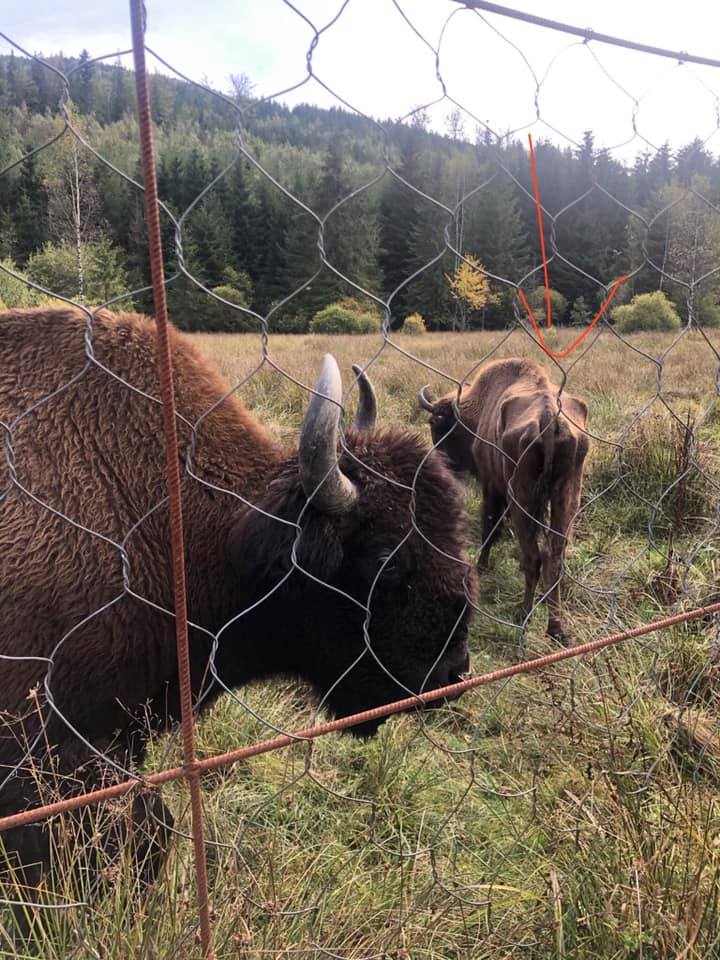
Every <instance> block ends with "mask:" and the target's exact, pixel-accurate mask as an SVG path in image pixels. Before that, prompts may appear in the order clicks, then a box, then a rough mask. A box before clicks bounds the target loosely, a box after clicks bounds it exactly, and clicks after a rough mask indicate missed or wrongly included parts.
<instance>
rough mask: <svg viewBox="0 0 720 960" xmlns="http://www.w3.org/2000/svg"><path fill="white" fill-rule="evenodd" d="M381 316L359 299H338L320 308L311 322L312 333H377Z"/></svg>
mask: <svg viewBox="0 0 720 960" xmlns="http://www.w3.org/2000/svg"><path fill="white" fill-rule="evenodd" d="M380 326H381V321H380V317H379V316H378V315H377V314H376V313H373V312H371V311H369V310H368V308H367V307H366V306H365V304H362V303H359V302H358V301H357V300H351V299H349V298H347V299H344V300H338V301H336V302H335V303H331V304H329V305H328V306H327V307H324V308H323V309H322V310H318V312H317V313H316V314H315V316H314V317H313V318H312V320H311V321H310V324H309V330H310V333H377V332H378V331H379V330H380Z"/></svg>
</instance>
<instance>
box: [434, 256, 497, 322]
mask: <svg viewBox="0 0 720 960" xmlns="http://www.w3.org/2000/svg"><path fill="white" fill-rule="evenodd" d="M463 257H464V259H462V260H461V261H460V262H459V263H458V266H457V268H456V270H455V272H454V273H453V274H447V273H446V274H445V279H446V280H447V282H448V284H449V286H450V293H451V294H452V297H453V299H454V300H455V303H456V304H457V307H458V314H457V318H456V320H457V322H454V323H453V329H456V328H457V329H460V330H465V329H466V328H467V325H468V320H469V319H470V317H471V316H472V315H473V314H478V315H479V317H480V325H481V326H483V325H484V324H483V320H484V316H485V310H486V308H487V307H488V306H489V305H490V304H491V303H497V301H498V300H499V297H498V295H497V294H496V293H493V292H492V290H491V289H490V281H489V280H488V278H487V274H486V273H485V268H484V267H483V265H482V264H481V263H480V261H479V260H478V259H477V258H476V257H473V256H471V255H470V254H467V253H466V254H464V255H463Z"/></svg>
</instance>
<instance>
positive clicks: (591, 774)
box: [42, 332, 720, 960]
mask: <svg viewBox="0 0 720 960" xmlns="http://www.w3.org/2000/svg"><path fill="white" fill-rule="evenodd" d="M196 339H197V343H198V344H199V346H200V347H201V348H202V349H203V350H204V351H205V352H206V353H207V354H208V355H210V356H211V357H212V358H213V359H214V360H215V361H216V363H217V364H218V365H219V366H220V368H221V369H222V372H223V373H224V375H225V376H226V378H227V379H228V381H229V382H230V383H234V382H238V381H243V380H244V378H246V377H248V375H249V374H251V372H252V371H253V370H254V368H255V365H256V364H257V363H258V362H259V360H260V352H259V343H258V338H256V337H253V336H244V335H243V336H231V335H214V336H210V335H199V336H197V338H196ZM569 339H570V337H569V335H568V334H567V333H560V334H556V335H555V337H554V339H553V344H552V345H553V347H555V348H557V349H560V348H562V347H563V346H564V344H565V343H566V342H568V341H569ZM673 342H674V341H673V338H672V337H670V336H669V335H659V334H646V335H637V336H635V337H633V338H632V340H631V342H630V345H626V344H623V343H621V342H620V341H618V340H617V339H615V338H614V337H612V335H611V334H609V333H607V332H605V333H604V334H603V335H602V336H601V337H600V338H599V339H597V341H596V342H594V343H592V345H591V347H590V348H589V349H588V350H586V351H583V350H580V351H578V353H577V354H575V355H573V357H572V358H571V360H570V361H569V362H566V369H567V370H568V371H569V372H568V389H569V390H570V391H571V392H574V393H577V394H578V395H579V396H581V397H583V398H584V399H585V400H586V401H587V402H588V404H589V407H590V418H589V428H590V430H591V432H592V434H593V435H594V436H595V437H596V438H597V439H596V442H595V444H594V448H593V450H592V452H591V455H590V460H589V464H588V470H587V478H586V484H585V491H584V496H583V503H584V509H583V511H582V515H581V516H580V518H579V521H578V523H577V526H576V533H575V539H574V543H573V545H572V546H571V548H570V549H569V552H568V569H567V575H566V578H565V596H566V599H567V608H568V619H569V623H570V626H571V629H572V634H573V639H574V640H575V641H577V642H582V641H584V640H587V639H591V638H593V637H595V636H598V635H600V634H601V633H602V632H603V630H616V629H622V628H625V627H627V626H635V625H637V624H640V623H643V622H646V621H648V620H650V619H655V618H658V617H662V616H665V615H667V614H669V613H670V612H673V611H675V610H678V609H683V608H689V607H690V606H693V605H695V604H696V603H703V602H710V601H711V600H713V599H716V598H717V596H718V593H720V590H719V589H718V586H717V584H718V571H719V570H720V550H719V547H720V543H719V542H718V537H717V528H716V511H717V505H718V495H717V491H718V486H717V484H718V482H719V480H720V460H719V455H720V404H718V403H717V390H716V386H715V384H716V376H717V367H718V363H717V357H716V356H715V355H714V352H713V348H712V346H711V345H710V344H709V343H707V342H706V341H704V340H703V339H702V338H701V337H700V335H698V334H693V335H692V336H686V337H684V338H682V339H680V341H679V342H677V343H676V344H675V345H674V346H673ZM380 343H381V341H380V339H379V338H378V337H314V338H313V337H289V336H286V337H283V336H274V335H273V336H272V337H271V339H270V355H271V357H272V359H273V361H274V363H276V364H277V365H278V366H279V367H280V368H281V369H282V370H283V371H285V372H287V373H288V374H290V375H291V376H292V377H294V378H296V379H297V380H299V381H301V382H303V383H307V384H312V383H314V380H315V376H316V373H317V370H318V367H319V361H320V357H321V355H322V353H323V352H325V351H331V352H333V353H334V354H335V356H336V357H337V359H338V361H339V363H340V366H341V369H342V371H343V376H344V377H345V380H346V384H349V383H350V382H351V374H350V365H351V363H352V362H367V361H368V360H369V359H370V358H371V357H373V356H374V355H375V354H376V352H377V350H378V348H379V346H380ZM397 343H398V345H399V346H400V347H401V348H402V349H403V350H408V351H411V352H412V353H413V354H414V355H415V356H416V357H417V358H419V359H420V360H421V361H423V362H425V363H427V364H429V365H430V366H432V367H435V368H437V369H441V370H442V371H444V372H446V373H447V374H449V375H450V376H452V377H455V378H461V377H463V376H465V375H467V374H468V372H469V371H471V370H472V368H473V366H474V364H476V363H477V362H478V361H479V360H481V359H482V358H483V357H484V356H485V355H487V354H489V353H490V352H491V351H492V350H493V349H495V347H496V346H497V345H498V344H499V346H498V347H497V353H495V354H494V355H495V356H508V355H528V356H533V357H535V358H537V359H543V357H544V355H543V354H542V353H541V352H540V351H539V349H538V348H537V346H536V345H534V344H533V343H532V342H531V341H530V340H529V338H528V337H527V336H525V335H524V334H522V333H520V332H517V333H514V334H513V335H512V337H510V338H509V339H505V340H503V335H501V334H499V333H473V334H465V335H457V336H456V335H447V334H446V335H442V334H427V335H425V336H421V337H414V338H410V337H402V336H399V337H398V338H397ZM717 346H718V345H717V344H716V347H717ZM668 350H669V352H667V355H666V357H665V359H664V361H663V363H662V367H661V371H662V376H661V379H660V380H659V381H658V370H659V366H658V364H657V363H656V362H655V361H654V360H653V359H652V358H653V357H655V358H658V357H662V356H663V354H664V353H665V352H666V351H668ZM545 359H546V358H545ZM548 363H549V361H548ZM371 376H372V379H373V381H374V383H375V386H376V388H377V391H378V395H379V420H380V423H381V424H390V423H397V422H401V423H404V424H407V425H408V427H410V428H413V429H416V430H419V431H422V432H423V433H424V434H425V435H428V431H427V427H426V425H425V419H426V415H425V414H424V413H422V412H421V411H419V409H418V407H417V404H416V400H415V395H416V392H417V389H418V388H419V387H420V386H421V385H422V384H423V383H426V382H429V383H430V392H431V394H434V395H437V394H439V393H440V392H441V391H445V390H448V389H450V388H451V387H452V383H451V381H450V380H447V379H443V377H441V376H440V375H439V374H437V373H434V372H433V371H432V370H424V369H423V368H422V367H421V366H420V365H419V364H418V363H417V362H416V361H415V360H414V359H412V358H409V357H407V356H404V355H403V354H402V353H401V352H400V351H398V350H397V349H395V348H393V347H392V346H386V347H385V348H384V349H383V350H382V351H381V353H380V355H379V356H377V358H376V360H375V362H374V363H373V364H372V367H371ZM553 378H554V379H555V381H556V382H558V383H559V382H560V371H559V370H556V372H555V374H553ZM658 385H659V386H660V387H661V392H660V394H658V392H657V388H658ZM240 395H241V396H242V397H243V399H244V400H245V402H246V403H247V404H248V406H250V407H251V408H252V409H253V411H254V412H255V413H256V415H257V416H258V418H259V419H261V420H262V421H263V422H265V423H266V424H268V425H269V426H270V427H271V428H272V430H273V431H274V432H275V433H276V435H277V436H279V437H280V438H282V439H284V440H287V441H288V442H289V443H291V442H294V438H295V437H296V435H297V430H298V426H299V424H300V422H301V419H302V415H303V410H304V406H305V402H306V394H305V393H304V392H303V390H302V389H300V388H299V387H297V386H296V385H295V384H293V383H292V382H291V381H290V380H288V379H287V378H286V377H284V376H283V375H282V374H281V373H279V372H278V371H277V370H275V369H273V368H272V367H271V366H269V365H264V366H263V367H262V369H260V370H259V371H258V372H256V373H254V375H252V376H251V377H250V379H249V380H247V382H245V383H244V384H243V386H242V387H241V388H240ZM352 402H353V401H352V398H351V406H352ZM673 414H674V416H673ZM688 416H689V417H690V422H691V423H694V432H695V436H696V446H695V447H688V444H687V443H686V442H685V437H686V432H685V430H684V429H683V427H682V424H683V423H687V422H688ZM678 476H681V477H683V479H681V480H680V481H679V482H676V481H677V479H678ZM668 488H671V489H669V492H667V495H666V496H664V497H663V494H664V493H665V492H666V491H668ZM466 499H467V507H468V510H469V513H470V517H471V522H472V524H473V529H474V531H475V533H477V530H478V521H479V500H478V493H477V490H476V489H475V488H474V487H473V486H472V485H468V489H467V493H466ZM521 592H522V581H521V574H520V571H519V568H518V564H517V560H516V556H515V549H514V544H513V541H512V538H511V537H510V536H506V537H505V538H503V540H501V542H500V543H499V544H498V545H497V547H496V548H495V555H494V559H493V561H492V563H491V569H490V571H489V573H488V574H487V575H486V576H485V577H483V579H482V580H481V583H480V588H479V596H478V605H479V607H480V608H481V610H483V611H486V612H487V615H483V614H482V613H481V614H480V615H478V616H477V618H476V620H475V623H474V625H473V628H472V631H471V638H470V644H471V651H472V658H473V670H474V672H475V673H480V672H484V671H486V670H489V669H493V668H495V667H498V666H503V665H506V664H507V663H509V662H512V661H513V660H515V659H516V658H517V656H518V639H519V637H518V631H517V630H515V629H512V628H510V627H508V626H499V625H498V623H497V620H498V619H500V620H509V621H513V620H514V617H515V610H516V607H517V604H518V601H519V599H520V597H521ZM544 619H545V611H544V609H543V608H539V609H538V610H537V611H536V613H535V615H534V616H533V618H532V621H531V623H530V625H529V627H528V630H527V638H526V640H527V647H528V651H529V653H530V655H537V654H540V653H543V652H547V651H549V650H550V649H552V645H551V643H550V641H548V640H547V639H546V638H545V636H544ZM717 634H718V628H717V624H715V623H713V622H711V621H709V620H701V621H695V622H691V623H688V624H687V625H685V626H682V627H677V628H674V629H670V630H667V631H665V632H664V633H662V634H655V635H651V636H648V637H645V638H644V639H643V640H642V641H634V642H630V643H627V644H625V645H624V646H622V647H619V648H615V649H612V650H610V651H607V652H605V653H602V654H598V655H595V656H593V657H590V658H586V659H584V660H582V661H574V660H570V661H567V662H565V663H563V664H561V665H559V666H557V667H555V668H554V669H551V670H547V671H545V672H543V673H541V674H537V675H534V676H527V677H521V676H519V677H515V678H514V679H513V680H512V681H510V682H507V683H505V684H503V685H498V686H489V687H484V688H482V689H481V690H477V691H474V692H472V693H470V694H467V695H466V696H465V697H463V698H462V699H461V700H460V701H458V702H457V703H456V704H454V705H453V706H451V707H447V708H443V709H441V710H438V711H434V712H432V713H431V714H428V715H427V716H411V715H406V716H402V717H398V718H394V719H392V720H390V721H389V722H388V723H386V724H385V725H384V726H383V727H382V728H381V730H380V732H379V734H378V736H377V737H376V738H374V739H373V740H371V741H367V742H358V741H356V740H354V739H351V738H350V737H349V736H339V735H332V736H328V737H325V738H323V739H321V740H319V741H317V742H316V743H315V744H314V746H313V747H312V748H311V749H310V748H308V747H306V746H304V745H301V744H298V745H297V746H294V747H292V748H290V749H285V750H283V751H276V752H274V753H270V754H267V755H264V756H262V757H258V758H255V759H252V760H249V761H246V762H243V763H240V764H237V765H236V766H234V767H231V768H228V769H226V770H222V771H219V772H217V773H216V774H214V775H211V776H208V777H206V778H205V779H204V781H203V784H204V798H205V811H206V822H207V829H208V834H209V837H210V839H211V840H212V841H214V843H213V845H212V846H211V847H210V851H209V856H210V874H211V885H212V909H213V927H214V931H215V939H216V944H215V945H216V951H217V955H218V957H222V958H231V957H247V958H253V960H260V958H268V960H269V958H273V960H275V958H277V960H279V958H286V957H287V958H296V957H297V958H320V957H336V956H341V957H349V958H353V960H359V958H370V957H372V958H378V960H381V958H386V960H460V958H463V960H465V958H467V960H490V958H493V960H496V958H511V957H513V958H514V957H518V958H520V957H524V958H533V960H540V958H543V960H544V958H556V960H559V958H603V960H605V958H607V960H610V958H644V960H652V958H671V957H673V958H685V960H691V958H692V960H700V958H711V957H716V956H720V903H719V901H718V897H719V896H720V800H718V778H719V776H720V742H719V741H718V739H717V737H716V729H715V724H716V722H717V721H718V719H720V645H719V644H718V636H717ZM245 705H249V706H251V707H252V708H253V710H255V711H258V712H259V713H261V714H262V715H263V717H265V718H266V719H267V720H269V721H270V722H272V723H273V724H276V725H278V726H280V727H283V728H285V729H290V730H292V729H298V728H301V727H303V726H306V725H307V724H308V723H309V722H311V720H312V715H313V708H312V704H311V703H310V702H308V700H307V698H306V697H305V696H304V692H303V691H301V690H299V689H298V688H297V686H295V685H293V686H290V685H288V684H284V683H282V682H273V683H268V684H258V685H255V686H253V687H252V688H250V689H245V690H243V691H240V693H239V695H238V698H237V699H236V700H232V699H230V698H226V699H225V700H223V701H221V702H220V703H219V704H218V705H217V706H216V707H215V708H214V709H213V711H212V712H211V714H210V715H209V716H207V717H206V718H205V719H204V720H203V721H202V723H201V725H200V728H199V744H198V750H199V752H200V753H201V754H203V755H209V754H211V753H216V752H221V751H224V750H228V749H231V748H233V747H236V746H238V745H241V744H245V743H249V742H251V741H253V740H257V739H265V738H266V737H268V736H269V735H271V733H270V731H269V729H268V727H267V726H266V725H264V724H262V723H260V722H259V721H257V720H255V719H253V717H252V716H251V714H250V713H249V712H248V711H247V709H246V708H245ZM685 708H688V709H685ZM167 750H168V745H167V741H162V742H160V743H159V744H158V745H157V747H156V755H155V759H158V758H159V757H160V754H161V753H162V755H163V762H167V760H168V757H167V754H166V751H167ZM177 758H178V755H177V751H176V750H175V752H174V753H173V752H172V751H171V754H170V760H171V761H172V762H175V761H176V760H177ZM164 796H165V798H166V800H167V801H168V802H169V803H170V804H171V806H172V807H173V810H174V812H175V813H176V815H177V820H178V826H179V829H180V830H181V831H182V830H187V828H188V823H189V819H188V814H187V803H186V796H185V793H184V791H183V788H182V787H181V786H179V785H173V786H170V787H168V788H167V789H166V790H165V791H164ZM117 889H118V892H117V895H116V896H114V897H113V896H111V897H109V898H107V899H106V900H104V901H102V902H101V903H99V904H98V905H97V906H96V907H94V908H93V909H92V910H86V911H82V910H81V911H75V912H74V913H73V912H68V913H66V914H61V915H60V916H58V917H55V918H54V923H55V925H56V928H55V930H54V933H53V936H52V937H51V938H50V939H49V940H48V941H46V942H45V944H44V945H43V947H42V950H43V951H44V952H43V953H42V955H43V956H46V957H48V958H51V957H52V958H63V960H66V958H69V957H73V958H75V957H78V958H79V957H85V956H98V957H103V958H105V957H108V958H113V960H115V958H117V960H120V958H123V960H126V958H127V960H130V958H139V957H143V958H144V957H147V958H153V960H160V958H162V960H170V958H185V957H195V956H199V947H198V945H197V938H196V926H195V923H196V919H195V918H196V913H195V892H194V878H193V873H192V859H191V851H190V845H189V843H187V842H186V841H185V840H183V839H182V838H179V839H178V842H177V844H176V845H175V849H174V852H173V855H172V857H171V859H170V862H169V864H168V868H167V877H166V882H165V883H164V884H163V885H162V886H161V887H160V888H159V889H158V890H157V891H156V892H155V893H154V894H153V896H152V897H151V898H150V899H149V901H148V902H147V903H146V904H145V906H144V907H143V908H142V910H141V911H140V913H139V915H137V916H135V917H134V918H133V919H130V917H129V915H128V913H127V911H128V905H127V900H126V898H125V897H124V896H123V895H122V892H121V891H122V884H118V886H117ZM79 916H81V917H83V936H84V938H85V939H86V941H87V943H88V944H91V945H92V947H93V949H94V950H95V951H96V952H95V953H93V952H92V951H89V950H87V949H86V948H85V947H84V946H83V943H82V938H81V939H78V934H77V921H78V917H79Z"/></svg>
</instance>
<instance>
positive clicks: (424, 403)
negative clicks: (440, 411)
mask: <svg viewBox="0 0 720 960" xmlns="http://www.w3.org/2000/svg"><path fill="white" fill-rule="evenodd" d="M429 386H430V384H429V383H426V384H425V386H424V387H421V388H420V390H419V391H418V402H419V404H420V406H421V407H422V408H423V410H428V411H429V412H430V413H432V412H433V410H434V409H435V406H434V405H433V403H432V401H431V400H430V399H428V395H427V388H428V387H429Z"/></svg>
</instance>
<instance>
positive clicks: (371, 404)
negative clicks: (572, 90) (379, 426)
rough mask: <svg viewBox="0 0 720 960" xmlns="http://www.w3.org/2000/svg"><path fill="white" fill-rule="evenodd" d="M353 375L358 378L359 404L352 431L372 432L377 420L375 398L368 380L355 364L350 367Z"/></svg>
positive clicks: (360, 368)
mask: <svg viewBox="0 0 720 960" xmlns="http://www.w3.org/2000/svg"><path fill="white" fill-rule="evenodd" d="M352 368H353V373H354V374H355V376H356V377H357V378H358V390H359V391H360V402H359V404H358V408H357V413H356V414H355V419H354V420H353V422H352V425H353V430H374V429H375V421H376V420H377V397H376V396H375V389H374V387H373V385H372V383H371V382H370V378H369V377H368V376H367V374H366V373H364V371H363V369H362V367H359V366H358V365H357V363H354V364H353V365H352Z"/></svg>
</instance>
